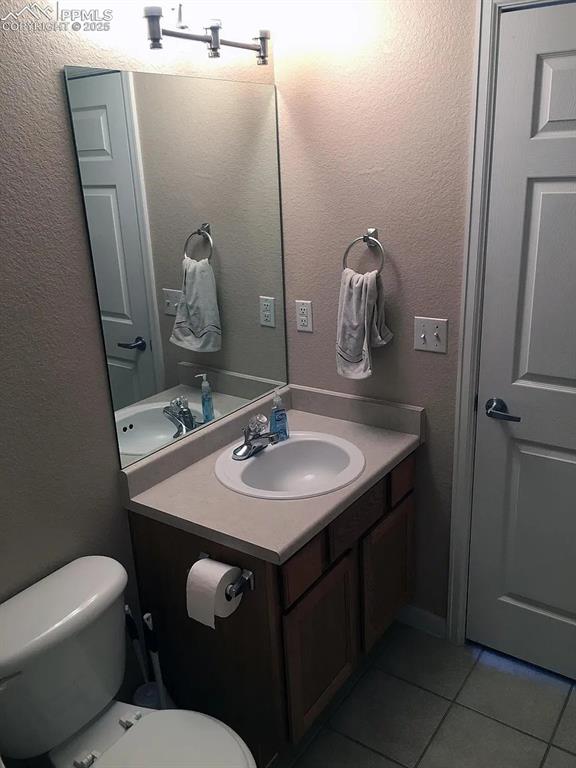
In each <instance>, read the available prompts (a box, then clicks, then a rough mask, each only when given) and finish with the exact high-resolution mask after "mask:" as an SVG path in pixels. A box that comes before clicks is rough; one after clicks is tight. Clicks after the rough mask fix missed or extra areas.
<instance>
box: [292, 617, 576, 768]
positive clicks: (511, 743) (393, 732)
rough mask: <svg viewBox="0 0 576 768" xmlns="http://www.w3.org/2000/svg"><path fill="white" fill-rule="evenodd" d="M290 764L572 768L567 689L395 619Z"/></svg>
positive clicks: (574, 741)
mask: <svg viewBox="0 0 576 768" xmlns="http://www.w3.org/2000/svg"><path fill="white" fill-rule="evenodd" d="M292 765H293V767H294V768H398V766H402V767H403V768H576V689H574V688H573V685H572V682H571V681H570V680H566V679H565V678H562V677H558V676H557V675H553V674H550V673H548V672H545V671H544V670H541V669H538V668H536V667H532V666H530V665H528V664H523V663H522V662H519V661H516V660H513V659H511V658H509V657H507V656H501V655H499V654H496V653H493V652H492V651H488V650H483V649H482V648H479V647H475V646H466V647H457V646H452V645H450V644H449V643H448V642H446V641H445V640H441V639H439V638H436V637H433V636H432V635H427V634H424V633H422V632H418V631H416V630H414V629H410V628H409V627H406V626H404V625H402V624H396V625H394V626H393V627H391V629H390V630H389V631H388V633H387V635H386V637H385V638H384V641H383V643H382V644H381V646H380V647H379V649H378V651H377V653H376V654H375V655H374V656H373V657H372V659H371V663H370V665H369V666H368V667H367V668H366V669H365V670H364V672H363V674H362V675H361V676H360V677H359V679H358V680H357V681H356V682H355V684H354V686H353V687H352V688H351V690H350V691H349V692H348V693H347V695H346V697H345V698H344V699H343V700H342V701H340V702H339V703H338V704H337V705H335V706H334V707H333V709H332V711H331V712H330V713H329V714H328V717H327V718H326V719H325V721H324V723H323V725H322V727H321V728H320V730H319V732H317V734H316V735H315V737H314V739H313V740H312V741H311V742H310V743H309V744H308V746H307V747H306V748H305V750H304V752H303V753H301V754H300V756H299V757H298V758H297V759H296V761H295V762H293V763H292Z"/></svg>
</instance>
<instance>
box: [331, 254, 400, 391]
mask: <svg viewBox="0 0 576 768" xmlns="http://www.w3.org/2000/svg"><path fill="white" fill-rule="evenodd" d="M392 337H393V334H392V331H390V329H389V328H387V327H386V324H385V322H384V295H383V293H382V287H381V285H380V281H379V280H378V273H377V272H376V271H374V272H368V273H367V274H365V275H361V274H359V273H358V272H354V270H353V269H345V270H343V272H342V281H341V283H340V300H339V303H338V327H337V332H336V370H337V371H338V373H339V374H340V376H344V377H345V378H347V379H367V378H368V377H369V376H372V352H371V350H372V348H373V347H383V346H384V345H385V344H388V342H389V341H391V339H392Z"/></svg>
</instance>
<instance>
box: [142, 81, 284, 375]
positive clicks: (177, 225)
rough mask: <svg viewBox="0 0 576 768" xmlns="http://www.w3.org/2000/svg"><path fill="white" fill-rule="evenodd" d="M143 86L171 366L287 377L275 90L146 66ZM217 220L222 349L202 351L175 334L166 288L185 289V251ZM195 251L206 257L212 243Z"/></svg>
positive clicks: (152, 216)
mask: <svg viewBox="0 0 576 768" xmlns="http://www.w3.org/2000/svg"><path fill="white" fill-rule="evenodd" d="M134 92H135V100H136V109H137V113H138V129H139V134H140V143H141V147H142V160H143V165H144V176H145V185H146V197H147V201H148V216H149V220H150V235H151V240H152V250H153V256H154V271H155V274H156V288H157V293H158V306H159V313H160V327H161V335H162V343H163V345H164V360H165V365H166V386H168V387H170V386H174V385H175V384H177V383H178V378H177V373H178V372H177V368H176V366H177V363H178V362H179V361H191V362H195V363H197V364H198V365H200V366H205V367H212V368H214V367H215V368H219V369H221V370H227V371H235V372H237V373H244V374H248V375H250V376H258V377H262V378H268V379H275V380H277V381H286V339H285V334H284V323H283V322H282V318H283V315H284V297H283V285H282V239H281V227H280V190H279V178H278V146H277V138H276V100H275V94H274V88H273V86H270V85H263V84H262V83H237V82H218V83H214V81H210V80H208V79H200V78H194V79H192V78H189V77H158V76H157V75H150V74H141V73H136V74H135V75H134ZM203 222H209V223H210V225H211V227H212V235H213V237H214V256H213V259H212V267H213V269H214V273H215V276H216V285H217V291H218V304H219V310H220V321H221V323H222V349H221V350H220V351H219V352H210V353H193V352H187V351H186V350H183V349H182V348H181V347H177V346H175V345H174V344H170V343H169V341H168V339H169V337H170V334H171V332H172V327H173V325H174V318H173V317H170V316H168V315H165V314H164V298H163V294H162V288H180V286H181V283H182V266H181V265H182V248H183V246H184V243H185V242H186V238H187V237H188V235H189V234H190V232H192V230H193V229H195V228H197V227H199V226H200V225H201V224H202V223H203ZM188 252H189V253H190V254H192V256H193V257H194V258H198V259H201V258H204V257H205V256H206V254H207V253H208V247H207V245H206V244H205V243H204V242H203V241H202V239H201V238H195V239H194V240H192V242H191V243H190V246H189V250H188ZM259 296H274V297H276V312H277V315H278V322H277V325H276V328H264V327H262V326H261V325H260V322H259V313H258V306H259V300H258V297H259Z"/></svg>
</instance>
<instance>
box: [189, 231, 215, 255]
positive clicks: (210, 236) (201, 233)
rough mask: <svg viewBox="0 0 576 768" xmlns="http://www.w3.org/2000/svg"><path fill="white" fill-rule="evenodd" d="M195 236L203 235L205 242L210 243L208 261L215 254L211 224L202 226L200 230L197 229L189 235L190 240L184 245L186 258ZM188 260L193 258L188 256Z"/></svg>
mask: <svg viewBox="0 0 576 768" xmlns="http://www.w3.org/2000/svg"><path fill="white" fill-rule="evenodd" d="M195 235H202V237H203V238H204V239H205V240H208V242H209V243H210V253H209V254H208V256H207V259H208V261H210V259H211V258H212V254H213V253H214V241H213V240H212V235H211V234H210V224H202V226H201V227H200V228H199V229H195V230H194V232H192V234H190V235H188V239H187V240H186V242H185V243H184V257H186V256H188V254H187V253H186V251H187V249H188V243H189V242H190V240H192V238H193V237H194V236H195ZM188 258H189V259H190V258H192V257H191V256H188Z"/></svg>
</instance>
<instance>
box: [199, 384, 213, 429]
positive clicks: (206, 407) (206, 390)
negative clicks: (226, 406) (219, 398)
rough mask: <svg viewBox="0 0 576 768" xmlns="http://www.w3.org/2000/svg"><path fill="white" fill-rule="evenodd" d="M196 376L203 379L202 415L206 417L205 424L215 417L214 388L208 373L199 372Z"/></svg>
mask: <svg viewBox="0 0 576 768" xmlns="http://www.w3.org/2000/svg"><path fill="white" fill-rule="evenodd" d="M196 378H197V379H202V416H203V418H204V424H207V423H208V422H209V421H212V420H213V419H214V403H213V401H212V390H211V389H210V383H209V382H208V376H207V374H206V373H199V374H198V375H197V376H196Z"/></svg>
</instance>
